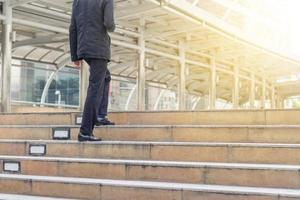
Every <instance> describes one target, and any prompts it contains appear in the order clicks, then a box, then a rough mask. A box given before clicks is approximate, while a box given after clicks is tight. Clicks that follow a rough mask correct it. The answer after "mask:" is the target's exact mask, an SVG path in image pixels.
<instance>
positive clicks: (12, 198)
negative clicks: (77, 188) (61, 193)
mask: <svg viewBox="0 0 300 200" xmlns="http://www.w3.org/2000/svg"><path fill="white" fill-rule="evenodd" d="M0 200H75V199H65V198H52V197H41V196H29V195H16V194H0Z"/></svg>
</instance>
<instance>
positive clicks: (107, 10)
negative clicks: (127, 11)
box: [104, 0, 116, 32]
mask: <svg viewBox="0 0 300 200" xmlns="http://www.w3.org/2000/svg"><path fill="white" fill-rule="evenodd" d="M104 26H105V27H106V30H107V31H108V32H113V31H114V30H115V28H116V25H115V20H114V0H105V1H104Z"/></svg>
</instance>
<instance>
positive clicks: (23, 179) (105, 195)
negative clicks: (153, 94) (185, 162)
mask: <svg viewBox="0 0 300 200" xmlns="http://www.w3.org/2000/svg"><path fill="white" fill-rule="evenodd" d="M0 184H1V187H0V191H1V192H6V193H22V194H30V195H41V196H54V197H64V198H80V199H92V200H96V199H101V200H119V199H122V200H132V199H136V200H142V199H143V200H144V199H147V200H152V199H153V200H154V199H164V200H196V199H197V200H198V199H201V200H208V199H209V200H213V199H218V200H233V199H234V200H245V199H247V200H258V199H259V200H261V199H266V200H278V199H280V200H287V199H300V191H299V190H293V189H274V188H259V187H237V186H223V185H222V186H219V185H201V184H182V183H168V182H146V181H123V180H106V179H87V178H69V177H52V176H27V175H10V174H0Z"/></svg>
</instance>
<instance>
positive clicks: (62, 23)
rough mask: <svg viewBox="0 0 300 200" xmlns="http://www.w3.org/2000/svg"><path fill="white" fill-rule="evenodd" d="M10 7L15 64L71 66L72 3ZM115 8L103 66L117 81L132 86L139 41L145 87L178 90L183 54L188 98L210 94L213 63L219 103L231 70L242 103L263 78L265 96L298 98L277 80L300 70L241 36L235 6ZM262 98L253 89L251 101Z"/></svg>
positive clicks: (165, 3) (184, 2)
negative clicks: (109, 57)
mask: <svg viewBox="0 0 300 200" xmlns="http://www.w3.org/2000/svg"><path fill="white" fill-rule="evenodd" d="M12 2H13V3H15V5H16V6H15V7H14V9H13V30H14V31H15V32H16V41H15V42H14V44H13V48H14V51H13V57H14V58H17V59H24V60H30V61H36V62H42V63H47V64H54V65H56V66H57V68H60V67H62V66H64V65H65V64H66V63H69V44H68V27H69V21H70V15H71V4H72V0H36V1H33V0H31V1H30V0H15V1H12ZM224 2H225V3H224ZM226 2H227V3H226ZM115 7H116V20H117V24H118V28H117V30H116V32H115V33H113V34H111V37H112V45H113V47H112V55H113V61H112V63H111V64H110V66H109V67H110V70H111V73H112V74H113V75H115V76H119V77H124V78H132V79H135V78H136V76H137V65H138V63H137V62H138V51H139V43H138V40H139V38H140V39H141V37H143V38H144V39H145V42H146V79H147V81H149V82H151V83H155V84H159V85H161V86H164V87H167V88H170V89H176V88H177V84H178V76H179V75H178V74H179V70H178V68H179V62H180V59H181V58H180V53H179V52H180V50H182V49H184V50H185V57H186V63H187V66H188V69H189V70H188V77H187V90H188V91H189V93H190V94H196V95H200V94H207V93H208V88H209V73H210V67H211V61H212V60H213V59H216V63H217V65H216V66H217V72H218V78H217V80H218V83H217V97H218V98H222V99H225V100H228V101H231V99H232V82H233V74H234V68H235V67H239V68H240V70H239V71H240V73H239V74H240V81H241V84H240V85H241V87H242V88H244V89H242V90H241V94H240V95H241V98H240V101H241V103H243V102H246V101H247V100H248V98H249V88H250V80H251V77H252V78H253V75H255V79H256V80H255V81H256V85H257V87H261V84H262V79H263V77H265V78H266V80H267V89H271V87H272V86H275V87H277V86H278V94H280V95H282V96H293V95H298V94H300V87H296V86H297V84H296V85H295V83H293V82H291V83H290V82H287V83H284V84H282V83H277V80H279V79H282V78H283V77H289V76H291V75H293V74H300V62H299V61H298V60H296V59H295V58H292V57H290V56H289V55H285V54H284V53H282V52H280V51H279V50H277V49H276V48H275V47H274V48H273V47H272V46H271V45H270V43H268V42H263V41H262V40H259V39H255V38H254V37H252V36H250V35H247V34H245V32H244V31H243V30H242V28H241V27H242V24H243V23H244V20H245V19H246V17H245V16H247V15H249V11H248V10H247V9H244V8H243V6H241V5H239V6H233V5H232V1H229V0H228V1H220V0H115ZM250 14H251V13H250ZM3 17H4V16H3V15H2V16H1V18H2V19H3ZM225 18H226V19H225ZM258 19H260V20H262V23H263V22H264V23H269V22H270V21H271V22H272V18H258ZM143 31H144V34H143V35H142V34H141V32H143ZM251 74H252V76H251ZM263 75H264V76H263ZM290 84H292V87H291V85H290ZM260 95H261V92H260V90H259V89H258V91H257V95H256V96H257V98H258V97H259V96H260Z"/></svg>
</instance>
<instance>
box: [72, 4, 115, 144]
mask: <svg viewBox="0 0 300 200" xmlns="http://www.w3.org/2000/svg"><path fill="white" fill-rule="evenodd" d="M114 29H115V23H114V7H113V0H74V1H73V13H72V18H71V25H70V51H71V58H72V61H73V62H74V64H75V66H77V67H78V68H80V67H81V65H82V62H83V60H85V61H86V62H87V63H88V64H89V66H90V77H89V87H88V92H87V97H86V101H85V105H84V111H83V116H82V124H81V128H80V132H79V134H78V140H79V141H101V139H100V138H96V137H94V135H93V130H94V126H95V125H107V124H111V122H109V121H108V120H107V118H106V115H107V105H108V92H109V83H110V73H109V71H108V69H107V64H108V62H109V61H110V59H111V55H110V54H111V53H110V43H111V42H110V37H109V35H108V32H113V31H114ZM99 101H100V102H99ZM99 115H100V116H99Z"/></svg>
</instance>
